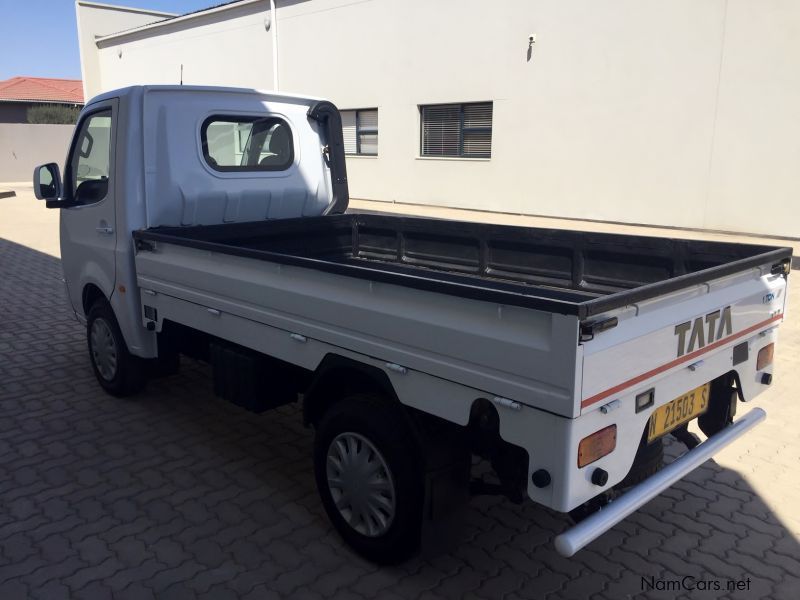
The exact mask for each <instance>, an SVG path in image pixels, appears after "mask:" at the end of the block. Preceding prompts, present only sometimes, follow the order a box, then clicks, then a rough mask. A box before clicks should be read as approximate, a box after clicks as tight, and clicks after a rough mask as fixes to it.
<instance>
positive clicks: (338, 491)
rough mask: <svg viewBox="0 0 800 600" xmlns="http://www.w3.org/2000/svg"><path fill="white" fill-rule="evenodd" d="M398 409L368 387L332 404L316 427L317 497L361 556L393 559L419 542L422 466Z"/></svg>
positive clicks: (410, 551)
mask: <svg viewBox="0 0 800 600" xmlns="http://www.w3.org/2000/svg"><path fill="white" fill-rule="evenodd" d="M407 429H408V428H407V427H404V426H403V423H402V421H399V420H398V418H397V414H396V409H395V408H394V407H393V406H391V405H388V404H387V403H386V402H385V401H384V400H382V399H381V398H380V397H378V396H376V395H372V394H358V395H353V396H350V397H349V398H346V399H344V400H342V401H341V402H339V403H337V404H336V405H334V406H333V407H332V408H331V409H330V410H329V411H328V413H326V414H325V415H324V416H323V417H322V419H321V421H320V423H319V426H318V427H317V432H316V437H315V440H314V473H315V476H316V480H317V488H318V489H319V494H320V497H321V499H322V504H323V506H324V507H325V511H326V512H327V513H328V517H329V518H330V520H331V522H332V523H333V525H334V527H336V530H337V531H338V532H339V534H340V535H341V536H342V538H344V540H345V541H346V542H347V543H348V544H349V545H350V546H351V547H352V548H353V549H354V550H355V551H356V552H358V553H359V554H360V555H362V556H363V557H364V558H366V559H367V560H370V561H373V562H376V563H380V564H391V563H397V562H400V561H402V560H405V559H406V558H408V557H409V556H411V555H412V554H413V553H414V552H415V551H416V550H417V548H418V547H419V542H420V532H421V527H422V503H423V498H424V483H423V482H424V478H423V468H422V464H421V461H420V460H419V458H418V457H419V453H418V452H417V451H416V448H415V447H414V442H413V439H414V438H413V436H412V435H410V432H408V431H407Z"/></svg>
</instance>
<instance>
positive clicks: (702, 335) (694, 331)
mask: <svg viewBox="0 0 800 600" xmlns="http://www.w3.org/2000/svg"><path fill="white" fill-rule="evenodd" d="M732 333H733V325H732V324H731V307H730V306H726V307H725V308H723V309H722V310H717V311H715V312H712V313H709V314H707V315H706V316H705V317H697V318H696V319H694V320H693V321H686V323H681V324H680V325H675V335H677V336H678V356H683V355H684V354H689V353H690V352H694V351H695V350H699V349H700V348H702V347H703V346H706V345H708V344H710V343H711V342H714V341H716V340H721V339H722V338H723V337H725V336H726V335H730V334H732ZM687 338H688V339H687Z"/></svg>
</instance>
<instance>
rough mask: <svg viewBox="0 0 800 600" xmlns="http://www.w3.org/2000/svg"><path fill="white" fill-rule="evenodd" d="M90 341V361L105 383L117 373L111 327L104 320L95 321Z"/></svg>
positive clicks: (115, 351) (115, 346) (115, 350)
mask: <svg viewBox="0 0 800 600" xmlns="http://www.w3.org/2000/svg"><path fill="white" fill-rule="evenodd" d="M90 336H91V340H92V360H94V364H95V366H96V367H97V370H98V371H99V372H100V376H101V377H102V378H103V379H105V380H106V381H111V380H112V379H114V375H116V373H117V345H116V343H115V342H114V335H113V334H112V333H111V327H109V325H108V323H106V322H105V320H104V319H95V320H94V321H93V322H92V330H91V332H90Z"/></svg>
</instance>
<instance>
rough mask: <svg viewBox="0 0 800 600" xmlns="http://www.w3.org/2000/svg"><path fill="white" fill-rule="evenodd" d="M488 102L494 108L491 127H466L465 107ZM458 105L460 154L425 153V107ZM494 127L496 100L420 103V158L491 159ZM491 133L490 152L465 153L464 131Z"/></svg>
mask: <svg viewBox="0 0 800 600" xmlns="http://www.w3.org/2000/svg"><path fill="white" fill-rule="evenodd" d="M480 104H488V105H489V106H491V108H492V124H491V125H490V126H489V127H464V107H466V106H475V105H480ZM451 106H457V107H458V154H425V109H426V108H440V107H451ZM493 128H494V101H492V100H481V101H478V102H440V103H438V104H420V105H419V156H420V158H443V159H448V158H451V159H452V158H467V159H472V160H491V158H492V142H491V138H492V137H493V132H492V129H493ZM465 132H466V133H487V132H488V133H489V138H490V142H489V154H488V155H487V154H474V153H472V154H465V153H464V133H465Z"/></svg>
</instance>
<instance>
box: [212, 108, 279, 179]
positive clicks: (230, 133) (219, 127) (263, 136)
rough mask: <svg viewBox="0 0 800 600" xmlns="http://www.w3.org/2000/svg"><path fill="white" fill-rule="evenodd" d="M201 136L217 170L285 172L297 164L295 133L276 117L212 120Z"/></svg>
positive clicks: (215, 118) (217, 117) (220, 118)
mask: <svg viewBox="0 0 800 600" xmlns="http://www.w3.org/2000/svg"><path fill="white" fill-rule="evenodd" d="M200 137H201V142H202V145H203V156H204V157H205V159H206V163H208V165H209V166H210V167H211V168H212V169H214V170H215V171H283V170H285V169H288V168H289V166H290V165H291V164H292V162H294V144H293V142H292V132H291V130H290V129H289V125H287V124H286V122H285V121H284V120H282V119H278V118H275V117H261V118H259V117H229V116H213V117H209V118H208V119H206V120H205V122H204V123H203V126H202V127H201V129H200Z"/></svg>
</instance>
